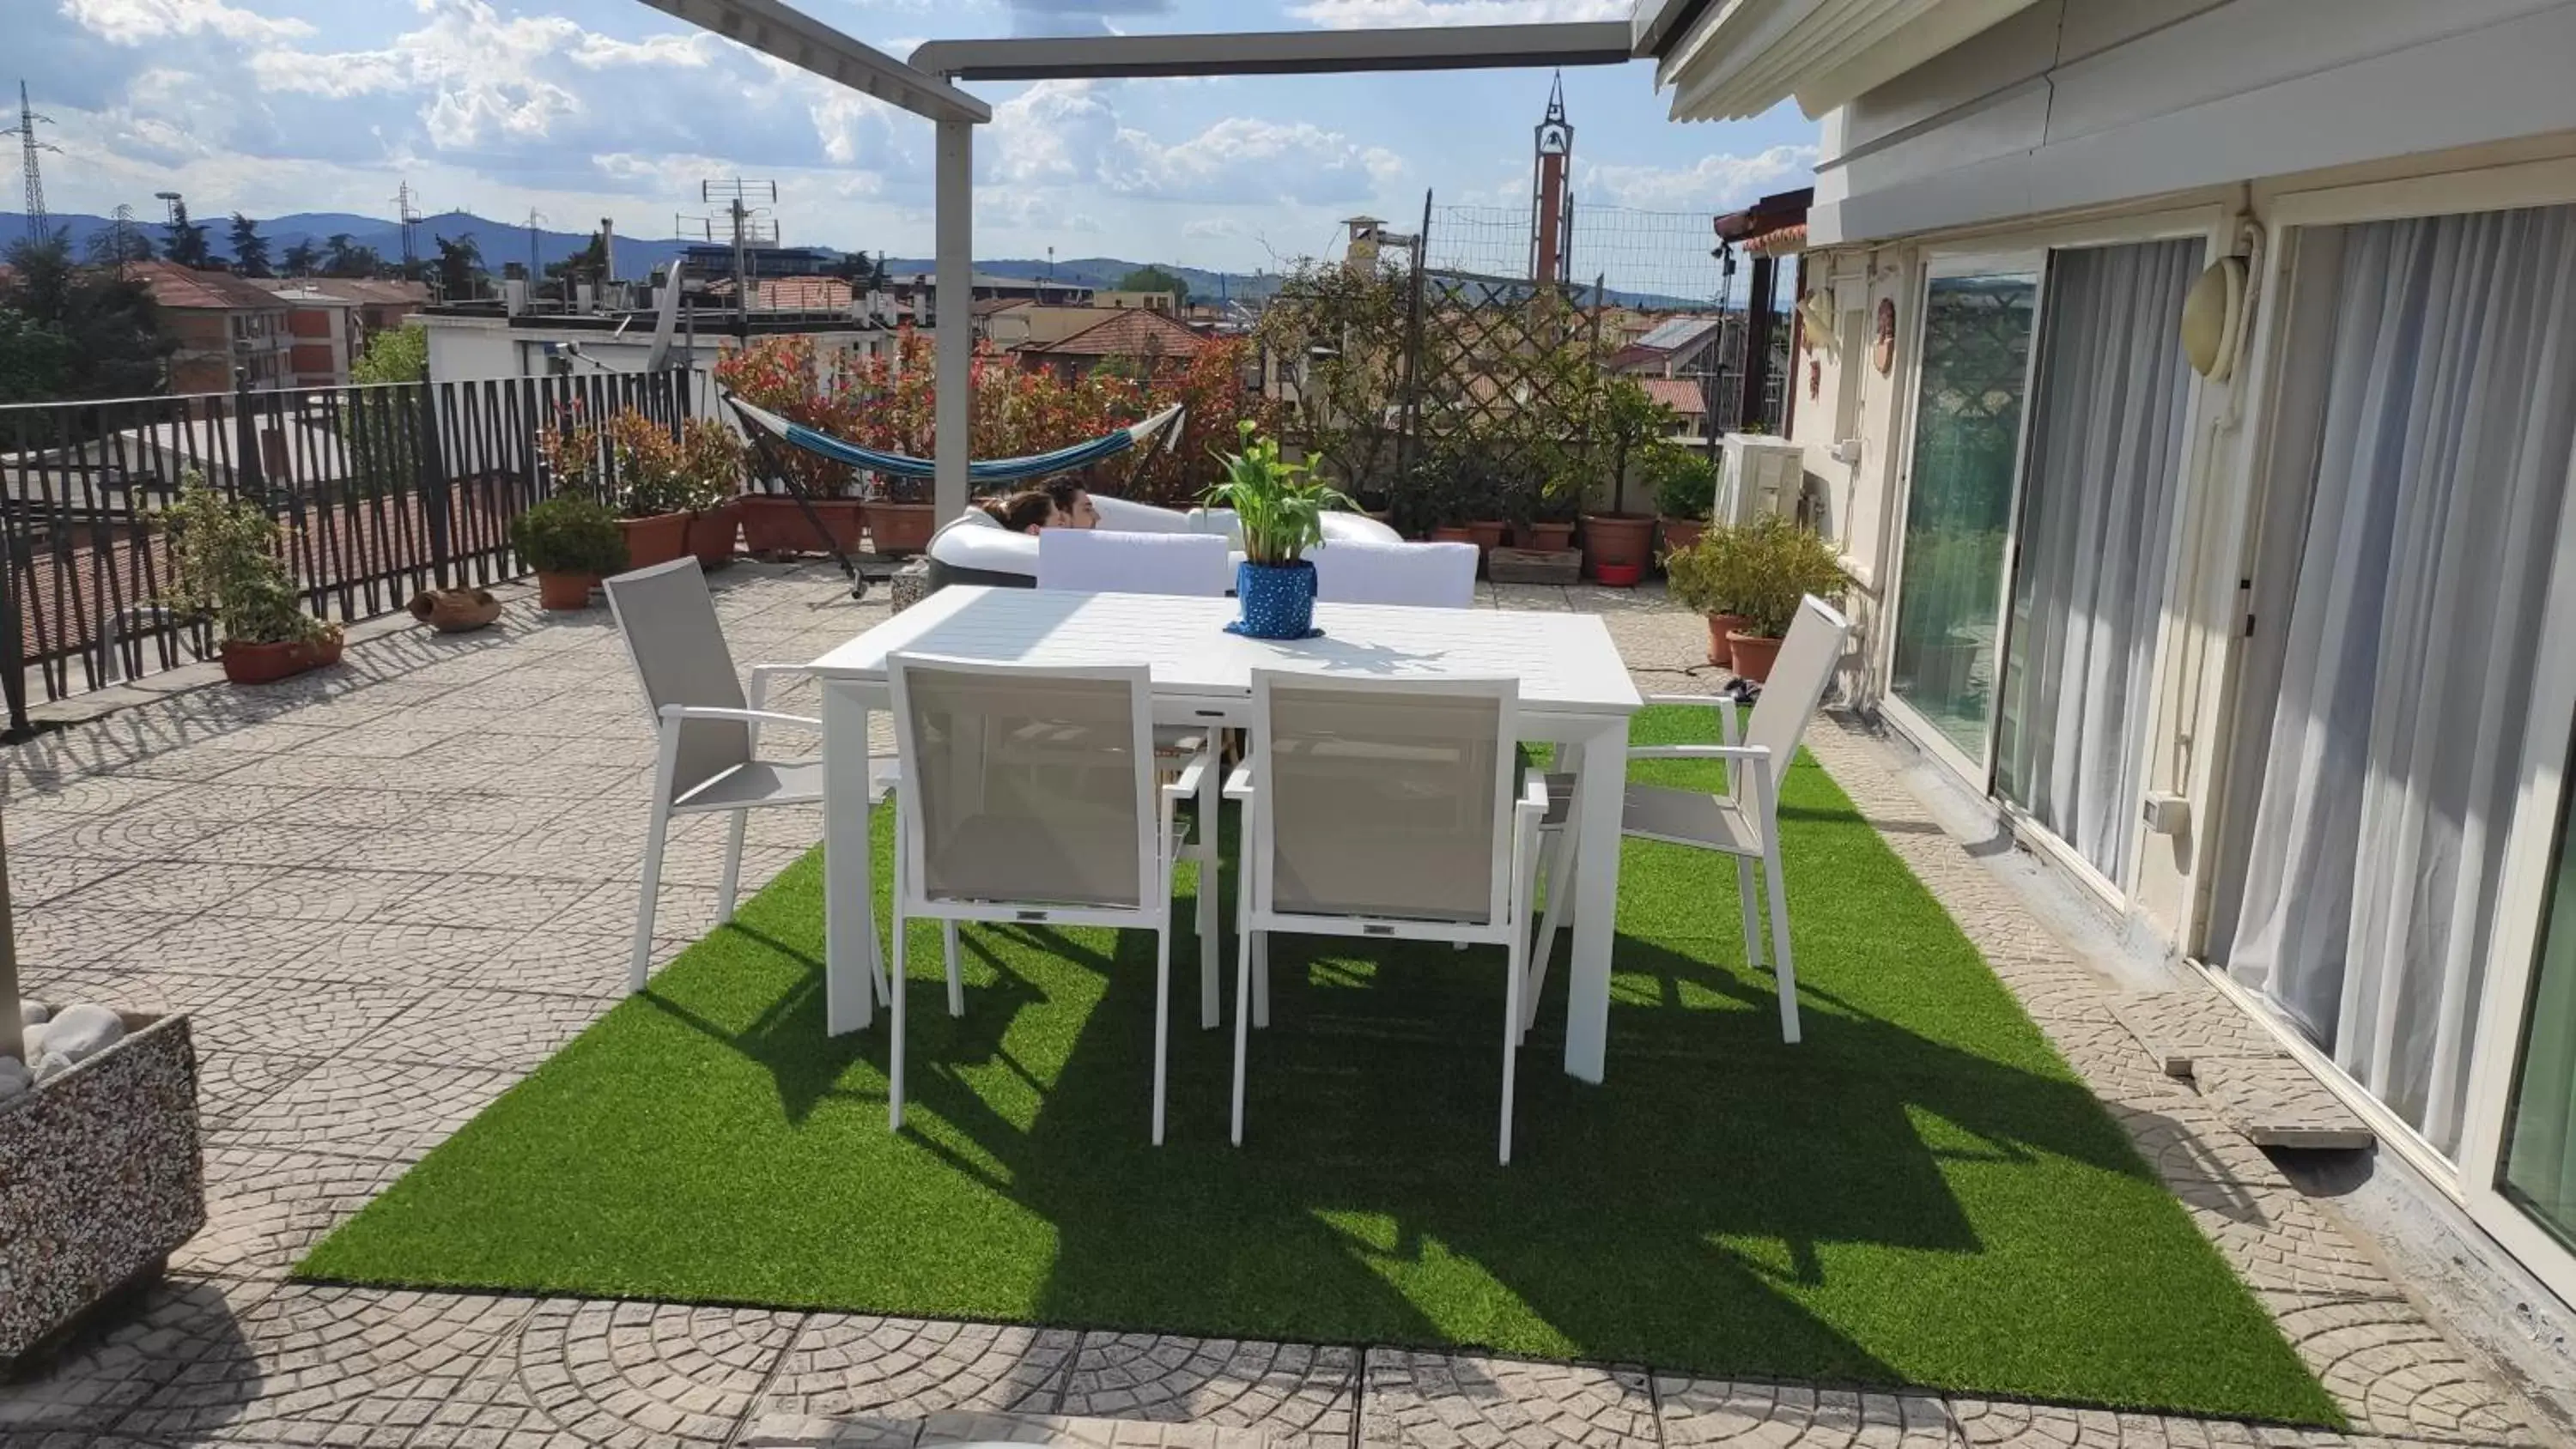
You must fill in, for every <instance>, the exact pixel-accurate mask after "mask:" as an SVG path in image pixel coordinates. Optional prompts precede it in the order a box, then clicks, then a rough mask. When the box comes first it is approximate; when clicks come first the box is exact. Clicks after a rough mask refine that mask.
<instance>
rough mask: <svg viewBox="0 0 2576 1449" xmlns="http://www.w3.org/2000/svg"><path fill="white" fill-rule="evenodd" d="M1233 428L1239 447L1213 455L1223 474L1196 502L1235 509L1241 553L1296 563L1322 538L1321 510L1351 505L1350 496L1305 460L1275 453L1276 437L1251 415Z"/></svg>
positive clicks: (1254, 559)
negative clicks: (1318, 474) (1268, 435)
mask: <svg viewBox="0 0 2576 1449" xmlns="http://www.w3.org/2000/svg"><path fill="white" fill-rule="evenodd" d="M1235 431H1236V436H1237V437H1238V438H1239V439H1240V440H1241V444H1240V447H1239V449H1238V450H1237V451H1235V452H1232V453H1218V454H1217V455H1216V458H1217V461H1218V462H1219V463H1221V464H1223V465H1224V466H1225V478H1224V480H1223V481H1221V482H1219V483H1216V484H1215V485H1213V486H1211V487H1210V488H1209V489H1208V491H1207V493H1206V495H1205V496H1204V497H1203V498H1201V500H1200V501H1201V502H1202V503H1204V504H1206V505H1207V506H1208V507H1210V508H1231V509H1233V510H1234V517H1235V522H1236V523H1237V524H1238V525H1239V526H1240V527H1241V528H1242V530H1243V553H1244V557H1245V558H1247V559H1250V560H1251V561H1252V562H1254V563H1257V564H1292V563H1295V562H1297V561H1298V560H1299V559H1300V558H1302V557H1304V556H1305V553H1306V550H1307V549H1309V548H1312V547H1314V546H1315V545H1316V544H1318V543H1321V542H1323V541H1324V514H1325V513H1326V512H1328V511H1330V510H1333V509H1350V508H1351V507H1352V506H1353V505H1352V503H1351V500H1350V498H1349V497H1348V496H1347V495H1345V494H1344V493H1343V492H1342V491H1341V490H1340V489H1338V488H1335V487H1333V486H1332V485H1331V484H1328V483H1319V482H1317V481H1315V480H1314V479H1313V478H1312V477H1311V476H1309V474H1308V471H1307V465H1306V464H1304V463H1291V462H1289V461H1287V460H1286V459H1284V458H1282V457H1280V456H1279V441H1278V440H1277V439H1276V438H1265V437H1262V436H1261V430H1260V429H1259V428H1258V427H1256V426H1254V424H1253V422H1252V420H1251V419H1249V418H1246V419H1244V420H1243V421H1242V422H1240V423H1237V424H1236V425H1235Z"/></svg>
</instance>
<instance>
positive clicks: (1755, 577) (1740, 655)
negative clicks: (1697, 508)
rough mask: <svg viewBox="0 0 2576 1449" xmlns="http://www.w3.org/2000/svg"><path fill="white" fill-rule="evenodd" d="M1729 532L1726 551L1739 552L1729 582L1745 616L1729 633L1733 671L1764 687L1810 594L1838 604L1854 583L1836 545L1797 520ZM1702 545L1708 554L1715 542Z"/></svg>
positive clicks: (1761, 522) (1772, 518)
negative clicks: (1710, 545) (1845, 571)
mask: <svg viewBox="0 0 2576 1449" xmlns="http://www.w3.org/2000/svg"><path fill="white" fill-rule="evenodd" d="M1723 532H1724V533H1725V534H1726V535H1727V537H1728V542H1727V545H1726V546H1727V547H1728V548H1731V549H1733V550H1735V551H1736V557H1735V560H1734V562H1733V563H1732V564H1731V565H1730V566H1729V568H1728V570H1727V573H1726V575H1725V576H1726V577H1729V578H1731V579H1732V580H1733V583H1732V585H1731V597H1732V601H1733V603H1734V606H1735V612H1736V613H1738V614H1740V615H1742V616H1743V622H1742V623H1741V624H1740V625H1737V626H1736V627H1734V628H1732V629H1730V630H1728V631H1727V635H1726V642H1727V653H1728V656H1729V662H1730V667H1732V668H1733V669H1734V670H1735V672H1736V673H1737V674H1740V675H1742V676H1744V677H1745V678H1747V679H1750V680H1752V681H1754V682H1755V683H1757V684H1758V683H1761V682H1762V681H1763V680H1766V679H1769V678H1770V677H1771V664H1772V661H1773V660H1775V659H1777V658H1779V657H1780V641H1781V639H1782V638H1784V637H1785V636H1786V635H1787V634H1788V632H1789V626H1790V625H1791V624H1792V623H1794V622H1796V620H1797V617H1798V605H1799V603H1800V602H1801V601H1803V600H1804V599H1805V598H1806V597H1807V595H1809V594H1813V595H1815V596H1816V597H1818V598H1820V599H1823V600H1825V601H1827V602H1828V603H1831V602H1834V601H1837V600H1839V599H1841V598H1842V595H1843V588H1844V586H1845V585H1846V584H1847V583H1848V582H1849V581H1850V580H1849V576H1848V575H1846V574H1845V573H1844V572H1843V561H1842V555H1841V554H1840V552H1838V551H1837V550H1836V549H1835V548H1834V546H1833V544H1831V543H1829V542H1827V541H1826V540H1825V539H1824V538H1823V537H1822V536H1821V535H1819V534H1817V533H1816V532H1815V531H1814V530H1812V529H1810V528H1808V527H1806V526H1805V525H1804V524H1801V523H1798V522H1796V521H1795V520H1793V519H1789V518H1783V517H1780V516H1778V515H1776V514H1773V515H1766V516H1764V517H1762V518H1758V519H1756V520H1754V521H1753V522H1751V523H1749V524H1746V525H1745V526H1744V527H1742V528H1736V529H1727V530H1723ZM1700 543H1701V547H1703V548H1705V547H1707V546H1708V543H1709V540H1707V539H1702V540H1701V541H1700Z"/></svg>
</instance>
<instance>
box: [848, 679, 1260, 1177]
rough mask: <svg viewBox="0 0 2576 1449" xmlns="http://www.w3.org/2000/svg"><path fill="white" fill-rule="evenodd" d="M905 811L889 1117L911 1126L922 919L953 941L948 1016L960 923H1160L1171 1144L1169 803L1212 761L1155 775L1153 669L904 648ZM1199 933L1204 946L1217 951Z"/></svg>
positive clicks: (900, 712) (1161, 1041)
mask: <svg viewBox="0 0 2576 1449" xmlns="http://www.w3.org/2000/svg"><path fill="white" fill-rule="evenodd" d="M886 663H887V672H888V675H889V677H890V679H891V682H892V685H893V692H894V719H895V745H896V758H897V760H898V761H899V762H900V769H899V771H898V773H899V776H900V782H899V783H898V784H897V786H896V791H897V793H898V794H899V795H900V796H901V797H902V801H903V803H902V805H901V807H900V808H898V809H897V811H896V814H895V837H896V839H895V857H894V859H895V865H894V943H895V944H894V969H893V977H894V1002H893V1015H894V1025H893V1033H894V1040H893V1045H892V1047H891V1049H890V1051H889V1054H888V1059H889V1067H888V1077H889V1079H890V1082H889V1094H888V1097H887V1103H886V1124H887V1126H888V1127H889V1128H890V1129H893V1130H898V1131H899V1130H901V1129H902V1127H903V1105H904V1039H903V1024H904V997H905V995H906V994H907V993H906V992H905V990H904V943H905V936H906V935H907V931H906V929H905V927H906V925H907V923H908V922H910V921H911V920H912V918H914V917H916V916H928V917H932V918H934V919H936V920H938V921H939V923H940V925H941V926H942V928H943V929H944V930H945V932H946V935H947V943H946V944H947V951H948V1012H949V1015H951V1016H962V1015H964V1014H965V1010H966V1001H965V991H964V987H963V985H962V983H961V982H960V980H959V977H958V974H957V924H958V923H959V922H961V921H1009V922H1013V923H1015V924H1021V925H1066V926H1110V927H1116V928H1121V929H1127V930H1141V931H1151V932H1153V933H1154V1092H1153V1103H1154V1105H1153V1127H1152V1135H1153V1141H1154V1144H1155V1145H1156V1146H1158V1147H1159V1146H1161V1145H1162V1141H1163V1105H1164V1080H1165V1072H1166V1065H1167V1062H1168V1058H1169V1043H1170V1038H1171V1015H1172V990H1171V987H1172V865H1173V861H1174V860H1175V858H1176V857H1177V856H1178V854H1179V851H1180V846H1181V841H1180V839H1179V831H1178V829H1177V828H1176V826H1175V824H1174V817H1173V807H1174V806H1175V805H1176V804H1177V803H1179V802H1180V801H1182V800H1186V799H1189V798H1191V797H1192V796H1194V795H1195V794H1197V793H1198V789H1199V782H1200V779H1201V775H1202V772H1203V771H1205V770H1206V769H1207V768H1208V765H1207V757H1206V756H1205V755H1204V754H1201V755H1199V756H1197V757H1196V758H1194V759H1192V760H1191V761H1190V762H1189V763H1188V764H1186V765H1185V766H1184V767H1183V768H1182V770H1181V772H1180V778H1179V779H1178V780H1176V781H1174V782H1173V783H1171V784H1169V785H1159V786H1158V784H1157V783H1156V759H1155V753H1154V740H1153V719H1154V716H1153V699H1152V692H1151V687H1150V685H1149V684H1148V682H1147V673H1146V670H1145V667H1144V666H1143V665H1141V664H1139V665H1105V666H1100V667H1096V668H1085V669H1040V668H1033V667H1030V666H1027V665H1018V664H992V663H985V662H982V661H973V660H961V659H942V658H936V657H932V656H927V655H905V654H896V655H893V656H890V657H889V658H888V659H887V661H886ZM1209 944H1210V943H1209V940H1208V938H1207V937H1206V936H1204V935H1202V936H1201V938H1200V943H1199V948H1200V950H1201V951H1202V952H1204V951H1205V950H1207V948H1208V946H1209Z"/></svg>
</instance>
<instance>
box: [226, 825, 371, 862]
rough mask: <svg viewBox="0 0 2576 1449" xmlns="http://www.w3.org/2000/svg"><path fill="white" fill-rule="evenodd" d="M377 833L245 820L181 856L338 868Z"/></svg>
mask: <svg viewBox="0 0 2576 1449" xmlns="http://www.w3.org/2000/svg"><path fill="white" fill-rule="evenodd" d="M374 834H375V832H374V831H371V830H369V829H367V828H366V827H364V826H359V825H302V824H295V823H291V822H288V821H282V820H274V819H271V820H245V821H242V822H240V823H238V824H232V825H222V826H218V827H216V829H215V832H214V833H213V834H211V835H209V836H207V837H205V838H204V839H202V840H199V841H196V842H194V843H192V844H189V845H187V846H185V847H183V848H182V849H181V850H180V851H179V852H178V854H179V855H180V856H181V857H183V858H185V859H187V860H191V861H218V862H222V863H224V864H228V865H315V866H323V865H337V864H340V863H342V862H344V861H346V860H347V859H348V857H349V853H350V850H351V848H352V847H354V846H357V845H360V844H363V843H364V842H365V841H366V840H367V839H368V838H369V837H370V836H372V835H374Z"/></svg>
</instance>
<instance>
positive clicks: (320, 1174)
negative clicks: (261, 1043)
mask: <svg viewBox="0 0 2576 1449" xmlns="http://www.w3.org/2000/svg"><path fill="white" fill-rule="evenodd" d="M406 1168H407V1164H404V1163H400V1162H391V1161H385V1160H382V1159H377V1158H366V1157H340V1156H333V1155H330V1154H326V1153H319V1152H275V1151H268V1150H264V1149H259V1148H247V1147H226V1146H222V1145H220V1144H217V1145H212V1146H209V1147H208V1148H207V1149H206V1226H205V1227H204V1228H203V1229H202V1230H200V1231H199V1232H198V1234H197V1235H196V1236H195V1237H193V1238H191V1239H189V1240H188V1242H187V1243H186V1244H185V1245H184V1246H182V1247H181V1248H180V1249H179V1251H177V1252H176V1253H173V1254H171V1255H170V1267H171V1270H172V1271H173V1272H179V1273H193V1274H198V1275H201V1276H206V1277H218V1278H246V1279H271V1278H276V1277H279V1276H281V1275H283V1274H284V1273H285V1272H286V1270H287V1269H289V1268H292V1267H294V1266H295V1264H296V1263H297V1262H298V1261H299V1260H300V1259H302V1258H303V1256H304V1254H305V1253H306V1252H307V1251H308V1250H310V1249H311V1248H312V1246H313V1245H314V1244H316V1243H318V1242H320V1241H322V1239H323V1238H324V1237H325V1236H327V1235H329V1233H330V1232H331V1230H332V1229H334V1228H336V1227H338V1226H339V1225H340V1224H342V1223H344V1222H346V1221H348V1220H349V1218H350V1217H351V1216H353V1215H354V1214H355V1213H356V1212H357V1211H358V1209H360V1208H362V1207H365V1206H366V1205H367V1204H368V1203H369V1202H370V1201H372V1200H374V1198H375V1196H376V1194H378V1193H380V1192H383V1191H384V1190H385V1189H386V1188H388V1187H391V1186H393V1184H394V1180H395V1179H396V1178H398V1177H400V1176H402V1174H403V1173H404V1171H405V1170H406Z"/></svg>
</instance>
